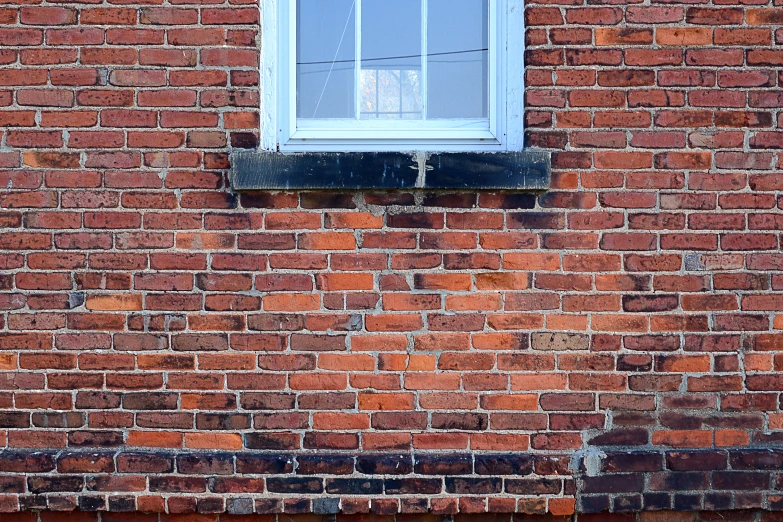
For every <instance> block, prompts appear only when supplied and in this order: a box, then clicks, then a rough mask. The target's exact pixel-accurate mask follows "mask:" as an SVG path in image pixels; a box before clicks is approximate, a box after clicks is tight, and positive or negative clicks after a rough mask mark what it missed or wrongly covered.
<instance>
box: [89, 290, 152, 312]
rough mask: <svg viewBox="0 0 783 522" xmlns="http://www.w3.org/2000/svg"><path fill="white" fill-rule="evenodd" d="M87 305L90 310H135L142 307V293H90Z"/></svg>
mask: <svg viewBox="0 0 783 522" xmlns="http://www.w3.org/2000/svg"><path fill="white" fill-rule="evenodd" d="M85 306H86V307H87V309H88V310H105V311H135V310H141V309H142V296H141V294H110V295H107V294H97V295H88V296H87V301H86V303H85Z"/></svg>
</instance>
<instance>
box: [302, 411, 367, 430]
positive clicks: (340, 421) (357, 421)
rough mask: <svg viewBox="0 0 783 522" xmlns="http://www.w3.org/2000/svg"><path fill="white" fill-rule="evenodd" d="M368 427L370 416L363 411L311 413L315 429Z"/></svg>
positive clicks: (356, 428) (363, 428)
mask: <svg viewBox="0 0 783 522" xmlns="http://www.w3.org/2000/svg"><path fill="white" fill-rule="evenodd" d="M369 427H370V416H369V415H367V414H364V413H332V412H316V413H313V428H314V429H316V430H365V429H368V428H369Z"/></svg>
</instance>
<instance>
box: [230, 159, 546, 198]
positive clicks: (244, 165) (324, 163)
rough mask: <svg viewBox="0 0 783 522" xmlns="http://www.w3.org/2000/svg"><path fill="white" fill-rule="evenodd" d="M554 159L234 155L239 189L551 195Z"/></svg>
mask: <svg viewBox="0 0 783 522" xmlns="http://www.w3.org/2000/svg"><path fill="white" fill-rule="evenodd" d="M550 178H551V160H550V154H549V153H548V152H543V151H530V150H526V151H520V152H487V153H480V152H455V153H432V154H423V153H404V152H326V153H324V152H312V153H310V152H308V153H296V154H282V153H272V152H246V151H241V152H234V153H232V154H231V170H230V172H229V179H230V181H231V186H232V187H233V188H234V189H235V190H397V189H415V188H422V189H430V190H439V189H442V190H460V189H470V190H526V191H529V190H547V189H549V183H550Z"/></svg>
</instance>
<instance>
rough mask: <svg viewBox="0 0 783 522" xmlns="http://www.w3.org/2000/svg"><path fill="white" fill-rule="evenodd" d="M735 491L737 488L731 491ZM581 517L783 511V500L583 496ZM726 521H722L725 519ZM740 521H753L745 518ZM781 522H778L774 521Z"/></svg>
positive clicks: (706, 494) (723, 494) (722, 494)
mask: <svg viewBox="0 0 783 522" xmlns="http://www.w3.org/2000/svg"><path fill="white" fill-rule="evenodd" d="M731 489H735V488H731ZM576 509H577V511H578V512H579V513H601V512H606V511H609V512H613V513H632V512H639V511H661V510H666V511H668V510H674V511H717V510H748V509H764V510H769V511H783V496H778V495H777V494H775V495H768V494H765V493H761V492H754V491H737V492H730V491H703V492H699V493H670V492H649V493H622V494H617V495H608V494H597V495H580V496H579V497H578V501H577V506H576ZM721 518H722V517H721ZM740 520H752V519H748V518H742V519H740ZM774 520H778V519H774Z"/></svg>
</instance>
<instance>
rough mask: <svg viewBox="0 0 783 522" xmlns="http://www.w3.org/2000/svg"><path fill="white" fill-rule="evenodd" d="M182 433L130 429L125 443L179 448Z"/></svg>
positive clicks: (146, 446)
mask: <svg viewBox="0 0 783 522" xmlns="http://www.w3.org/2000/svg"><path fill="white" fill-rule="evenodd" d="M182 441H183V438H182V434H181V433H174V432H169V431H130V432H128V438H127V440H126V441H125V444H127V445H128V446H137V447H144V448H181V447H182Z"/></svg>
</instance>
